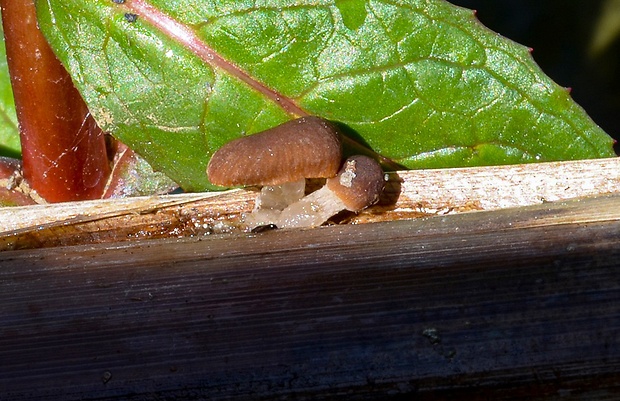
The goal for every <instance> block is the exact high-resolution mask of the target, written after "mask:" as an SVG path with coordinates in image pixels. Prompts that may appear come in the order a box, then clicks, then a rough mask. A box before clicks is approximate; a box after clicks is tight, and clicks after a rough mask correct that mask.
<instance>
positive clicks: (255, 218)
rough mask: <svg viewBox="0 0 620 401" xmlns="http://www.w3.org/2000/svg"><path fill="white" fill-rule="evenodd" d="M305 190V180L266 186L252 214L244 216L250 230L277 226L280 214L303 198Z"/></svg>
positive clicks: (257, 199)
mask: <svg viewBox="0 0 620 401" xmlns="http://www.w3.org/2000/svg"><path fill="white" fill-rule="evenodd" d="M305 190H306V180H305V179H301V180H298V181H292V182H285V183H283V184H280V185H265V186H264V187H262V188H261V191H260V195H258V197H257V198H256V201H255V203H254V209H253V210H252V213H249V214H246V215H245V216H244V223H245V224H246V225H247V226H248V227H249V228H254V227H258V226H264V225H268V224H277V221H278V220H279V218H280V212H281V211H282V210H283V209H284V208H286V207H287V206H288V205H290V204H292V203H295V202H297V201H299V200H300V199H301V198H303V197H304V195H305Z"/></svg>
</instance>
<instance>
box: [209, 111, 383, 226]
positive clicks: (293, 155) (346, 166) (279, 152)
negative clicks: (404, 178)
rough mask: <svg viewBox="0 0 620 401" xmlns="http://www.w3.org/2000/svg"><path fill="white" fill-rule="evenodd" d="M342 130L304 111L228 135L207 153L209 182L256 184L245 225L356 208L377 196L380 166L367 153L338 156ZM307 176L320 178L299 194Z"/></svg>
mask: <svg viewBox="0 0 620 401" xmlns="http://www.w3.org/2000/svg"><path fill="white" fill-rule="evenodd" d="M342 157H343V156H342V136H341V132H340V130H339V129H338V127H337V126H336V125H334V124H333V123H331V122H330V121H328V120H325V119H322V118H319V117H314V116H308V117H301V118H298V119H296V120H292V121H288V122H286V123H284V124H281V125H278V126H276V127H274V128H271V129H268V130H266V131H263V132H259V133H257V134H254V135H249V136H246V137H243V138H239V139H236V140H233V141H231V142H229V143H227V144H225V145H224V146H222V147H221V148H220V149H219V150H218V151H217V152H215V153H214V154H213V156H212V157H211V160H210V161H209V165H208V166H207V175H208V177H209V180H210V181H211V183H213V184H215V185H221V186H226V187H232V186H262V188H261V192H260V195H259V196H258V198H257V199H256V203H255V207H254V210H253V211H252V213H251V214H248V215H246V216H245V221H244V222H245V224H247V225H248V227H249V228H254V227H261V226H275V227H278V228H292V227H316V226H320V225H321V224H323V223H325V222H326V221H327V220H328V219H329V218H330V217H332V216H334V215H335V214H337V213H339V212H341V211H343V210H349V211H352V212H359V211H361V210H362V209H364V208H367V207H369V206H371V205H373V204H374V203H376V202H377V201H378V200H379V196H380V195H381V192H382V191H383V188H384V186H385V182H386V175H385V174H384V173H383V170H382V169H381V166H380V165H379V164H378V163H377V162H376V161H375V160H374V159H372V158H370V157H367V156H361V155H356V156H351V157H349V158H348V159H346V160H345V161H344V163H343V162H342ZM307 178H326V179H327V180H326V182H325V185H324V186H323V187H321V188H320V189H318V190H316V191H314V192H312V193H310V194H308V195H305V188H306V179H307Z"/></svg>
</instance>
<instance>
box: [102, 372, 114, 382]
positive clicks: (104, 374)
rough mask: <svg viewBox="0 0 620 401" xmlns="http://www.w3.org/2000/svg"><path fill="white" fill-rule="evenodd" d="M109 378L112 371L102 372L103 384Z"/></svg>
mask: <svg viewBox="0 0 620 401" xmlns="http://www.w3.org/2000/svg"><path fill="white" fill-rule="evenodd" d="M110 379H112V372H110V371H109V370H106V371H105V372H103V375H102V376H101V381H102V382H103V384H107V383H108V382H109V381H110Z"/></svg>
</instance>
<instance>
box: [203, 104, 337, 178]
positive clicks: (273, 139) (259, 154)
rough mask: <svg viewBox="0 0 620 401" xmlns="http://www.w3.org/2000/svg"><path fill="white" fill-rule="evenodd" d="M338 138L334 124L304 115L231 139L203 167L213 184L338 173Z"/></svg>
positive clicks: (331, 175)
mask: <svg viewBox="0 0 620 401" xmlns="http://www.w3.org/2000/svg"><path fill="white" fill-rule="evenodd" d="M341 160H342V141H341V137H340V131H339V130H338V128H337V127H336V125H334V124H332V123H331V122H329V121H327V120H325V119H322V118H320V117H314V116H308V117H301V118H298V119H296V120H291V121H288V122H286V123H284V124H281V125H278V126H276V127H273V128H271V129H268V130H266V131H262V132H259V133H257V134H254V135H249V136H246V137H243V138H239V139H235V140H233V141H231V142H228V143H227V144H225V145H224V146H222V147H221V148H220V149H219V150H218V151H217V152H215V153H214V154H213V156H212V157H211V160H210V161H209V165H208V166H207V176H208V177H209V181H211V183H213V184H215V185H221V186H227V187H230V186H238V185H279V184H282V183H285V182H289V181H298V180H301V179H304V178H329V177H334V176H335V175H336V174H337V173H338V168H339V167H340V161H341Z"/></svg>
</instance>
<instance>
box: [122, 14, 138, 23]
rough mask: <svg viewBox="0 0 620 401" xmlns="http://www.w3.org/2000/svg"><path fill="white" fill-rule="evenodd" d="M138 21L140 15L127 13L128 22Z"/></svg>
mask: <svg viewBox="0 0 620 401" xmlns="http://www.w3.org/2000/svg"><path fill="white" fill-rule="evenodd" d="M137 19H138V14H132V13H125V20H126V21H127V22H136V20H137Z"/></svg>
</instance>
